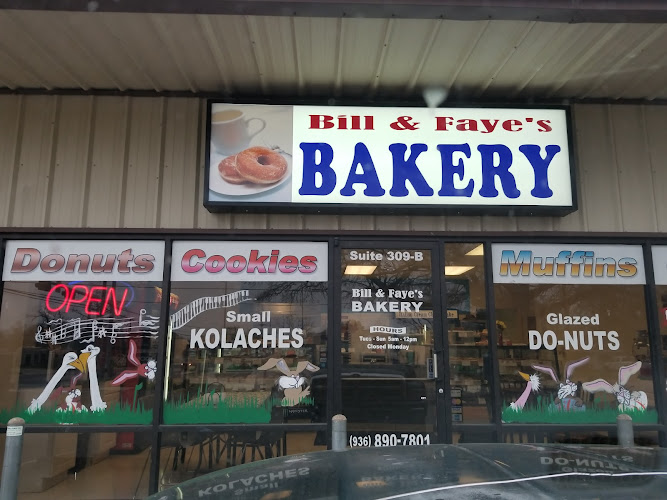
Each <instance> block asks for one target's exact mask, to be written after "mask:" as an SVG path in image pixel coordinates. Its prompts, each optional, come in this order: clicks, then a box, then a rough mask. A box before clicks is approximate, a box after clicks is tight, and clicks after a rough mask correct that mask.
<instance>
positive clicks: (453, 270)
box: [445, 266, 475, 276]
mask: <svg viewBox="0 0 667 500" xmlns="http://www.w3.org/2000/svg"><path fill="white" fill-rule="evenodd" d="M474 268H475V266H445V276H458V275H460V274H463V273H465V272H468V271H470V270H471V269H474Z"/></svg>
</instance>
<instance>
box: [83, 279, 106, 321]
mask: <svg viewBox="0 0 667 500" xmlns="http://www.w3.org/2000/svg"><path fill="white" fill-rule="evenodd" d="M105 289H106V287H104V286H94V287H92V288H91V289H90V290H89V291H88V300H87V301H86V308H85V309H84V310H85V311H86V314H90V315H91V316H99V315H100V314H101V312H100V311H97V312H95V311H91V310H90V303H91V302H99V303H100V304H101V303H102V298H101V297H100V298H97V297H95V290H105Z"/></svg>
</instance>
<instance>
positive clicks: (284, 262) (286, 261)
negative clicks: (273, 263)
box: [278, 255, 299, 273]
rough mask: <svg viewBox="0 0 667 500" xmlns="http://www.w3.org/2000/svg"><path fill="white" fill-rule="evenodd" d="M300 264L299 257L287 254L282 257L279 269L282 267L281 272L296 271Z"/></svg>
mask: <svg viewBox="0 0 667 500" xmlns="http://www.w3.org/2000/svg"><path fill="white" fill-rule="evenodd" d="M298 264H299V259H297V258H296V257H295V256H294V255H286V256H285V257H283V258H282V259H280V263H279V264H278V269H280V272H281V273H293V272H294V271H296V269H297V267H298Z"/></svg>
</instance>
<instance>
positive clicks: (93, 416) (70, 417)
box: [0, 403, 153, 425]
mask: <svg viewBox="0 0 667 500" xmlns="http://www.w3.org/2000/svg"><path fill="white" fill-rule="evenodd" d="M13 417H21V418H22V419H24V420H25V422H26V424H97V425H107V424H135V425H144V424H150V423H151V422H152V420H153V410H146V409H144V407H143V405H141V404H139V405H138V406H137V408H132V407H130V405H121V404H120V403H116V404H115V405H109V407H108V408H107V409H106V410H100V411H82V412H72V411H56V409H55V408H48V409H47V408H42V409H41V410H37V411H36V412H34V413H31V412H29V411H28V410H27V409H26V408H20V407H18V406H15V407H14V408H9V409H3V410H0V422H2V423H3V424H6V423H7V422H8V421H9V420H10V419H11V418H13Z"/></svg>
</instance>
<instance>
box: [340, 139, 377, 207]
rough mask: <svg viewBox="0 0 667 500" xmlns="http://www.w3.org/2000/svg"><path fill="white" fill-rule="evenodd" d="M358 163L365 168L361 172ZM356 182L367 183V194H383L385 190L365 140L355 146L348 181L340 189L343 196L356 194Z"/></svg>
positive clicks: (365, 191)
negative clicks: (358, 170) (358, 169)
mask: <svg viewBox="0 0 667 500" xmlns="http://www.w3.org/2000/svg"><path fill="white" fill-rule="evenodd" d="M358 165H361V168H362V170H363V172H362V173H360V174H359V173H357V166H358ZM356 183H360V184H366V189H364V194H365V195H366V196H382V195H383V194H384V192H385V191H384V189H383V188H382V186H381V185H380V179H378V174H377V172H376V171H375V165H373V159H372V158H371V154H370V153H369V152H368V148H367V147H366V145H365V144H364V143H363V142H358V143H357V144H356V145H355V146H354V159H353V160H352V166H351V167H350V174H349V175H348V176H347V182H346V183H345V187H344V188H343V189H341V190H340V194H342V195H343V196H354V195H355V194H356V191H355V190H354V187H353V185H354V184H356Z"/></svg>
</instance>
